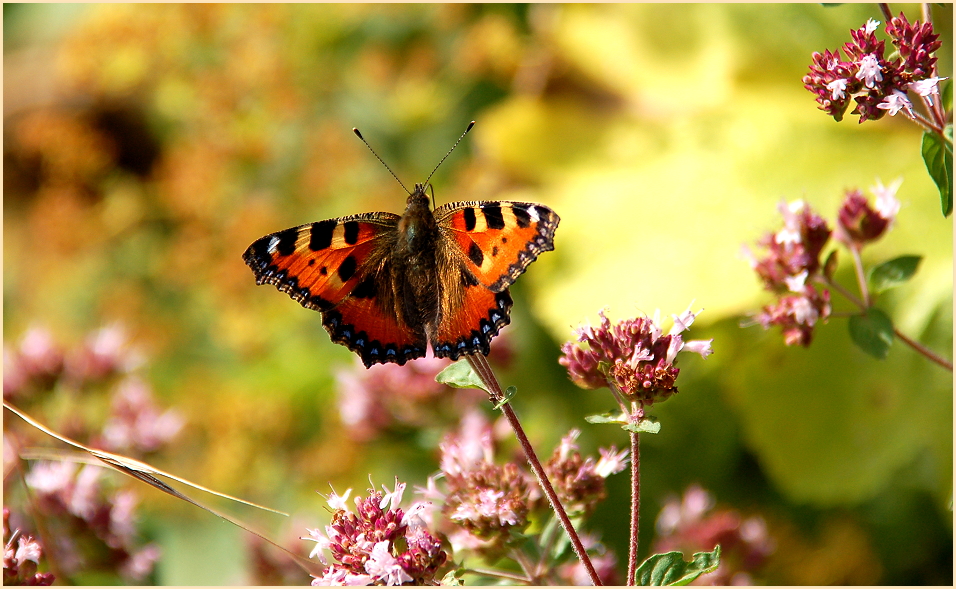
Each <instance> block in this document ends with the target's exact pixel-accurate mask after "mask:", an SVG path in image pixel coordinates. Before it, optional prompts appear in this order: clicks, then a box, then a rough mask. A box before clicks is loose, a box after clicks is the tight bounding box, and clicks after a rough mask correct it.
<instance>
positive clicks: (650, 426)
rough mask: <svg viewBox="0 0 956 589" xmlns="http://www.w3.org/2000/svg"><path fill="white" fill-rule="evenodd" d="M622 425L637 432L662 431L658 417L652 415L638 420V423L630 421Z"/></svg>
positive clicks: (654, 432)
mask: <svg viewBox="0 0 956 589" xmlns="http://www.w3.org/2000/svg"><path fill="white" fill-rule="evenodd" d="M621 427H622V428H623V429H625V430H627V431H629V432H635V433H639V434H640V433H645V434H656V433H659V432H660V431H661V424H660V423H659V422H658V421H657V419H656V418H654V417H651V416H650V415H648V416H647V417H645V418H644V419H642V420H640V421H638V422H637V423H628V424H625V425H622V426H621Z"/></svg>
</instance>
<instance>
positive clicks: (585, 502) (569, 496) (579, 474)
mask: <svg viewBox="0 0 956 589" xmlns="http://www.w3.org/2000/svg"><path fill="white" fill-rule="evenodd" d="M580 435H581V431H580V430H578V429H572V430H571V431H570V432H568V434H567V435H566V436H564V437H563V438H561V443H560V444H558V447H557V448H555V449H554V454H552V455H551V459H550V460H548V462H547V464H545V465H544V470H545V472H546V473H547V475H548V478H549V479H550V480H551V483H552V484H553V485H554V490H555V492H556V493H557V494H558V498H559V499H560V500H561V504H562V505H564V508H565V509H566V510H567V512H568V513H569V514H570V515H572V516H575V515H579V514H583V515H590V514H591V513H593V512H594V509H595V508H596V507H597V505H598V503H600V502H601V501H603V500H604V499H605V498H606V497H607V485H606V480H607V477H609V476H610V475H612V474H617V473H619V472H621V471H622V470H624V468H625V467H626V466H627V462H628V457H627V455H628V453H629V451H628V450H622V451H620V452H618V451H617V448H615V447H614V446H611V448H610V449H605V448H599V452H600V453H601V458H599V459H598V460H597V461H595V460H594V458H593V457H591V456H588V457H587V458H583V457H582V456H581V454H580V452H578V445H577V443H576V442H575V441H576V440H577V439H578V436H580Z"/></svg>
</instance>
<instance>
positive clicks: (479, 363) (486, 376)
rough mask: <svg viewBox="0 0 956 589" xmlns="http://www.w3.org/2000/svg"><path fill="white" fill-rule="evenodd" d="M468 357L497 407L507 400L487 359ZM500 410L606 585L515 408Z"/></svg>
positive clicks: (581, 554) (596, 580)
mask: <svg viewBox="0 0 956 589" xmlns="http://www.w3.org/2000/svg"><path fill="white" fill-rule="evenodd" d="M467 358H468V364H470V365H471V367H472V368H473V369H474V370H475V373H477V374H478V377H479V378H480V379H481V380H482V382H484V383H485V385H486V386H487V387H488V388H489V389H490V390H491V398H492V401H493V402H494V403H495V404H498V403H500V402H501V401H502V400H504V398H505V394H504V391H502V389H501V384H499V383H498V379H497V377H495V373H494V372H493V371H492V370H491V366H490V365H489V364H488V359H487V358H485V357H484V356H482V355H481V354H475V355H470V356H468V357H467ZM501 411H502V413H504V414H505V417H506V418H507V419H508V423H510V424H511V428H512V429H513V430H514V432H515V436H516V437H517V438H518V442H519V443H520V444H521V449H522V450H524V454H525V457H526V458H527V459H528V463H529V464H530V465H531V470H532V472H534V476H535V478H537V479H538V484H539V485H540V486H541V489H542V490H543V491H544V494H545V496H546V497H547V498H548V502H549V503H550V504H551V509H553V510H554V513H555V514H556V515H557V516H558V520H559V521H560V522H561V527H563V528H564V531H565V532H566V533H567V534H568V538H569V539H570V540H571V546H572V547H573V548H574V553H575V554H577V555H578V558H579V559H580V560H581V563H582V564H583V565H584V568H585V569H586V570H587V572H588V576H589V577H590V578H591V582H592V583H593V584H594V585H603V583H601V578H600V577H598V574H597V571H595V570H594V565H593V564H591V559H590V557H588V553H587V550H585V548H584V544H583V543H582V542H581V538H580V536H578V533H577V532H576V531H575V529H574V525H573V524H572V523H571V518H569V517H568V513H567V512H566V511H565V510H564V505H562V504H561V500H560V499H558V494H557V493H556V492H555V491H554V487H553V486H551V481H550V480H548V475H547V474H546V473H545V472H544V467H543V466H542V465H541V461H540V460H538V456H537V454H535V452H534V448H533V447H532V446H531V442H530V441H529V440H528V436H527V434H525V433H524V428H522V427H521V422H519V421H518V416H517V414H515V412H514V409H512V407H511V403H505V404H504V405H502V406H501Z"/></svg>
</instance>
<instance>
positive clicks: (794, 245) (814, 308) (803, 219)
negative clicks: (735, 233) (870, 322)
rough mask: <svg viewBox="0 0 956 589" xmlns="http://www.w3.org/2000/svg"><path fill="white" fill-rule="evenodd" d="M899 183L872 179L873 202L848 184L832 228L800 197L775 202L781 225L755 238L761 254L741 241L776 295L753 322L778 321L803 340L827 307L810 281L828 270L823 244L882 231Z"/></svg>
mask: <svg viewBox="0 0 956 589" xmlns="http://www.w3.org/2000/svg"><path fill="white" fill-rule="evenodd" d="M899 185H900V183H899V182H895V183H893V184H891V185H890V186H889V187H884V186H883V184H882V183H880V182H878V183H877V185H876V186H875V187H874V188H873V189H872V191H873V192H874V193H875V194H876V202H875V204H874V205H873V206H870V203H869V201H868V200H867V199H866V197H865V196H863V193H862V192H861V191H860V190H857V189H851V190H848V191H847V192H846V197H845V198H844V200H843V204H842V205H841V206H840V210H839V212H838V213H837V223H836V230H835V231H833V230H831V229H830V226H829V224H828V223H827V222H826V220H825V219H823V218H822V217H820V216H819V215H817V214H816V213H814V212H813V211H812V210H811V209H810V206H809V205H808V204H806V203H805V202H804V201H802V200H797V201H794V202H792V203H789V204H787V203H780V205H779V206H778V209H779V210H780V214H781V215H782V216H783V228H782V229H780V230H778V231H777V232H775V233H768V234H767V235H765V236H764V237H762V238H761V239H760V240H758V241H757V245H758V246H760V247H761V248H762V249H763V250H764V253H763V254H762V256H760V257H758V256H757V255H755V254H754V253H753V252H752V251H751V250H750V249H749V248H747V247H746V246H744V248H743V250H742V253H743V255H744V257H745V258H746V259H747V260H748V261H749V262H750V266H751V268H753V269H754V271H755V272H756V273H757V275H758V276H759V277H760V280H761V281H762V282H763V285H764V288H765V289H766V290H769V291H770V292H772V293H774V294H775V295H776V296H777V301H776V302H775V303H774V304H771V305H767V306H765V307H764V308H763V310H762V311H761V312H760V313H759V314H757V315H756V317H755V320H756V322H757V323H760V324H761V325H763V327H764V329H769V328H770V327H771V326H772V325H779V326H780V327H781V328H782V329H783V337H784V343H786V344H787V345H788V346H792V345H802V346H809V345H810V342H811V340H812V338H813V329H814V327H815V326H816V324H817V323H818V322H820V321H826V320H827V318H828V317H829V316H830V313H831V311H832V308H831V306H830V291H829V290H827V289H826V288H822V287H819V288H818V285H817V284H816V283H818V282H825V281H826V280H827V279H829V278H830V276H829V274H828V273H829V272H832V269H830V270H828V269H826V268H823V267H822V266H821V261H820V258H821V255H822V253H823V248H824V247H825V246H826V245H827V243H828V242H829V240H830V236H831V235H833V236H834V237H835V238H836V239H837V240H838V241H839V242H841V243H843V244H844V245H846V246H847V247H849V248H850V249H851V250H853V251H857V252H858V251H859V249H860V248H861V247H863V246H864V245H866V244H868V243H871V242H873V241H875V240H877V239H879V238H880V237H882V236H883V235H884V234H885V233H886V231H887V230H888V229H889V228H890V227H891V226H892V225H893V222H894V221H895V219H896V214H897V213H898V212H899V209H900V203H899V201H898V200H897V199H896V190H897V189H898V188H899Z"/></svg>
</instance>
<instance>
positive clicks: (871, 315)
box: [849, 307, 893, 360]
mask: <svg viewBox="0 0 956 589" xmlns="http://www.w3.org/2000/svg"><path fill="white" fill-rule="evenodd" d="M849 328H850V337H851V338H853V342H854V343H855V344H856V345H858V346H859V347H860V349H862V350H863V351H864V352H866V353H867V354H869V355H871V356H873V357H874V358H877V359H879V360H882V359H884V358H886V356H887V354H889V353H890V345H892V343H893V322H892V321H891V320H890V318H889V316H887V314H886V313H884V312H883V311H880V310H879V309H877V308H876V307H871V308H869V309H867V311H866V313H864V314H862V315H853V316H851V317H850V323H849Z"/></svg>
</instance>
